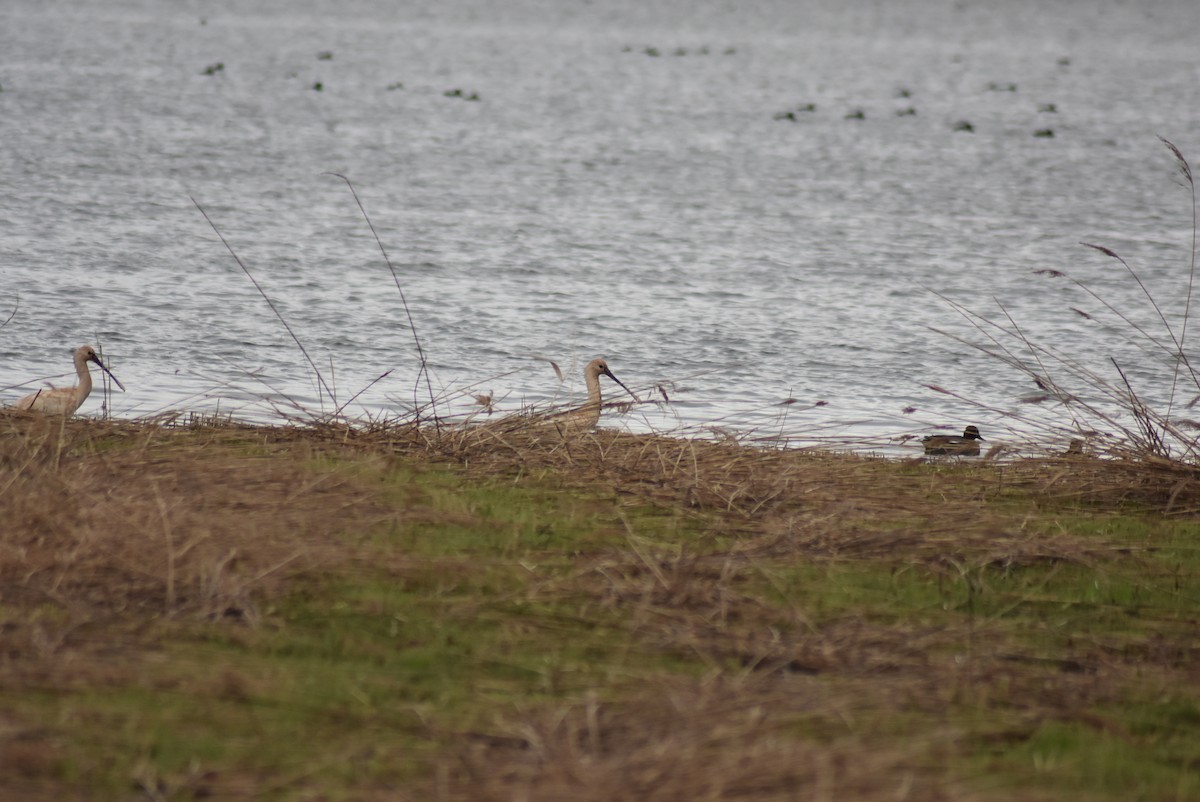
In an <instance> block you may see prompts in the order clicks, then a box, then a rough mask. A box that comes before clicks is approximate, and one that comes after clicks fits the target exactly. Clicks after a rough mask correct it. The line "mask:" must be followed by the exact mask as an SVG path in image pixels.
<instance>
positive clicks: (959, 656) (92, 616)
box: [0, 416, 1200, 802]
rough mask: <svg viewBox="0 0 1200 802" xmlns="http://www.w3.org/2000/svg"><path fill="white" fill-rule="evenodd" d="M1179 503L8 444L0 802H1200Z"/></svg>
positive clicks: (1165, 476) (336, 442)
mask: <svg viewBox="0 0 1200 802" xmlns="http://www.w3.org/2000/svg"><path fill="white" fill-rule="evenodd" d="M1196 479H1197V477H1195V476H1193V475H1192V474H1191V473H1189V472H1188V471H1186V470H1184V469H1182V468H1180V467H1179V466H1177V465H1172V464H1169V463H1162V464H1156V463H1153V462H1140V463H1124V462H1120V461H1114V460H1104V461H1101V460H1094V459H1088V458H1072V459H1060V460H1046V461H1033V460H1029V461H1023V462H1017V463H1009V464H996V463H979V464H963V463H958V462H953V461H950V462H945V463H940V464H929V463H901V462H889V461H883V460H872V459H864V458H860V457H853V456H838V455H830V454H821V453H804V452H795V451H788V452H784V451H760V450H752V449H747V448H741V447H738V446H733V445H719V444H709V443H696V442H688V441H679V440H671V439H667V438H659V437H653V436H635V435H627V434H618V433H614V432H604V431H601V432H598V433H596V434H595V435H589V436H586V437H582V438H579V439H577V440H572V441H570V442H567V443H564V442H562V441H559V440H557V439H554V438H546V439H544V440H541V441H539V440H537V439H536V438H535V437H530V436H528V435H522V434H520V433H511V432H510V433H503V434H502V433H495V432H493V433H490V434H480V433H474V434H469V435H468V434H463V433H462V432H444V433H440V434H438V433H431V432H429V431H427V430H421V431H419V430H416V429H410V428H402V427H397V428H394V429H391V430H383V431H377V432H373V433H370V434H367V433H363V432H354V431H350V430H347V429H343V428H339V427H331V428H315V427H313V428H250V427H241V426H236V425H231V424H224V425H215V426H214V425H194V426H187V427H162V426H148V425H140V424H129V423H119V422H115V423H101V422H96V421H88V420H75V421H69V422H66V423H65V424H64V423H63V422H62V421H57V422H55V421H51V420H46V419H39V418H27V417H20V416H7V417H4V418H0V521H2V524H0V525H2V527H3V529H2V534H0V646H2V648H0V789H5V790H6V792H7V793H5V794H4V796H5V798H19V799H27V800H63V799H141V798H145V799H193V798H213V799H237V798H255V799H330V800H337V799H347V800H369V799H380V800H383V799H387V800H395V799H414V800H417V799H419V800H428V799H434V800H436V799H442V800H489V799H495V800H508V799H531V800H561V799H594V800H622V799H627V800H645V799H672V800H676V799H677V800H699V799H747V800H750V799H753V800H772V799H779V800H785V799H816V800H819V799H830V800H833V799H837V800H898V799H911V800H1002V799H1021V800H1025V799H1029V800H1052V799H1061V798H1064V795H1069V796H1070V798H1072V799H1079V800H1135V799H1143V800H1154V801H1155V802H1160V801H1161V800H1189V799H1200V673H1198V671H1200V669H1198V668H1197V666H1200V640H1197V637H1196V634H1197V621H1198V619H1200V556H1198V553H1197V546H1198V545H1200V524H1198V518H1197V512H1198V511H1200V484H1198V483H1197V481H1196ZM14 794H15V796H14Z"/></svg>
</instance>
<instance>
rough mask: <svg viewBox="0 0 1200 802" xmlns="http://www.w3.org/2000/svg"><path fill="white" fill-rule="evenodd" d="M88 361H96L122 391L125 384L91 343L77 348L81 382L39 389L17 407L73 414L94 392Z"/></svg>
mask: <svg viewBox="0 0 1200 802" xmlns="http://www.w3.org/2000/svg"><path fill="white" fill-rule="evenodd" d="M88 362H95V363H96V364H97V365H99V366H100V369H101V370H103V371H104V372H105V373H107V374H108V376H109V378H111V379H112V380H113V381H114V382H116V384H117V386H118V387H120V388H121V391H122V392H124V391H125V385H123V384H121V382H120V381H118V380H117V377H116V376H113V374H112V371H111V370H109V369H108V367H106V366H105V364H104V363H103V362H101V361H100V357H98V356H96V351H95V350H94V349H93V348H92V346H90V345H81V346H79V347H78V348H76V349H75V373H77V374H78V375H79V383H78V384H76V385H75V386H74V387H50V388H47V389H43V390H38V391H37V392H35V393H30V394H29V395H27V396H25V397H24V398H22V399H21V400H20V401H18V402H17V406H16V408H17V409H29V410H33V411H34V412H44V413H46V414H47V415H73V414H75V410H77V409H79V407H80V406H81V405H82V404H83V402H84V401H86V400H87V397H88V396H89V395H91V392H92V374H91V372H90V371H89V370H88Z"/></svg>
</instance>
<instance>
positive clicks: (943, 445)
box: [921, 426, 983, 457]
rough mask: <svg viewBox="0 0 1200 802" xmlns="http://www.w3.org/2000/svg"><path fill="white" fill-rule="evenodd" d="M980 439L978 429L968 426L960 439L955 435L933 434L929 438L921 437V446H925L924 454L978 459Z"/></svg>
mask: <svg viewBox="0 0 1200 802" xmlns="http://www.w3.org/2000/svg"><path fill="white" fill-rule="evenodd" d="M982 439H983V438H982V437H981V436H980V435H979V429H978V428H976V427H974V426H968V427H967V428H966V429H964V430H963V433H962V437H959V436H958V435H956V434H933V435H930V436H929V437H922V438H921V444H922V445H924V446H925V453H926V454H933V455H937V456H954V457H978V456H979V441H980V440H982Z"/></svg>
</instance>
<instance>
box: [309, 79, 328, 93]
mask: <svg viewBox="0 0 1200 802" xmlns="http://www.w3.org/2000/svg"><path fill="white" fill-rule="evenodd" d="M312 88H313V91H315V92H321V91H324V89H325V84H323V83H321V82H320V81H317V82H316V83H314V84H313V85H312Z"/></svg>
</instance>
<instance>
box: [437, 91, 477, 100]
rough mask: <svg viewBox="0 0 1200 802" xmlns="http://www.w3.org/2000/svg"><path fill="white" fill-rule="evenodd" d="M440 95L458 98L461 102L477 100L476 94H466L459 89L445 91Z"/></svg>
mask: <svg viewBox="0 0 1200 802" xmlns="http://www.w3.org/2000/svg"><path fill="white" fill-rule="evenodd" d="M442 94H443V95H445V96H446V97H458V98H462V99H463V100H479V93H478V92H472V93H470V94H467V93H466V92H463V90H461V89H447V90H446V91H445V92H442Z"/></svg>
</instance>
